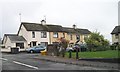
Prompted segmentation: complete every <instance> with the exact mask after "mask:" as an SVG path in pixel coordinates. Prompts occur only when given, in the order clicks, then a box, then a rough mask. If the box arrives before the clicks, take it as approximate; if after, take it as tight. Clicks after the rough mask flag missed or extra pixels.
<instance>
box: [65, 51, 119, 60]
mask: <svg viewBox="0 0 120 72" xmlns="http://www.w3.org/2000/svg"><path fill="white" fill-rule="evenodd" d="M118 53H119V54H118ZM119 55H120V51H118V50H107V51H97V52H79V58H120V56H119ZM66 57H69V53H68V52H66ZM75 57H76V52H72V58H75Z"/></svg>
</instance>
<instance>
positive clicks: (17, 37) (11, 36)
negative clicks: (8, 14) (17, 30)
mask: <svg viewBox="0 0 120 72" xmlns="http://www.w3.org/2000/svg"><path fill="white" fill-rule="evenodd" d="M5 36H8V37H9V38H10V40H11V41H26V40H25V38H24V37H23V36H18V35H17V34H5Z"/></svg>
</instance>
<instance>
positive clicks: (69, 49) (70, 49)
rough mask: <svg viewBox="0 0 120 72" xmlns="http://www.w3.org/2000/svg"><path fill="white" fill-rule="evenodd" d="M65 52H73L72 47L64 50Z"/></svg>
mask: <svg viewBox="0 0 120 72" xmlns="http://www.w3.org/2000/svg"><path fill="white" fill-rule="evenodd" d="M66 51H67V52H69V51H74V49H73V48H72V47H67V48H66Z"/></svg>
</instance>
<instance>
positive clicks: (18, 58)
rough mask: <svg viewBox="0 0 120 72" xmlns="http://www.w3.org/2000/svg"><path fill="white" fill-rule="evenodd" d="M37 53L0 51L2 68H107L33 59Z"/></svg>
mask: <svg viewBox="0 0 120 72" xmlns="http://www.w3.org/2000/svg"><path fill="white" fill-rule="evenodd" d="M38 55H39V53H36V54H29V53H19V54H7V53H2V57H1V58H0V61H2V70H109V69H105V68H96V67H88V66H78V65H71V64H63V63H55V62H48V61H42V60H39V59H34V57H35V56H38Z"/></svg>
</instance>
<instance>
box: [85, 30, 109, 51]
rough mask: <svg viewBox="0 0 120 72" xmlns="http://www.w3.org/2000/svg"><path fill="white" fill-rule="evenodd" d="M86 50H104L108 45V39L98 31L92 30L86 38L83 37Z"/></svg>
mask: <svg viewBox="0 0 120 72" xmlns="http://www.w3.org/2000/svg"><path fill="white" fill-rule="evenodd" d="M85 42H86V43H87V46H88V50H90V51H96V50H106V49H107V48H108V46H109V41H108V40H107V39H105V38H104V36H103V35H100V32H92V33H91V34H90V36H89V37H88V38H85Z"/></svg>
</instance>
